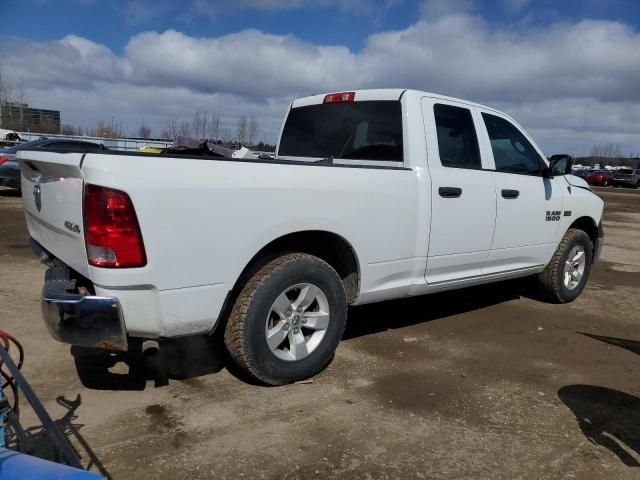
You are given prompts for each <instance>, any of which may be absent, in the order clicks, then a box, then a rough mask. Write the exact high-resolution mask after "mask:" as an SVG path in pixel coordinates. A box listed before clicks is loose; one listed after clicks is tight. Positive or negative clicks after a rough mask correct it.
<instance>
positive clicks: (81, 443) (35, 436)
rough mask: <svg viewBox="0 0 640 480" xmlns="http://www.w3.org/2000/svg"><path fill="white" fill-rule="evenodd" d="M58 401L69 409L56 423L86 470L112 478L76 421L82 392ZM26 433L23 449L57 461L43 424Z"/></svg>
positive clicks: (53, 447)
mask: <svg viewBox="0 0 640 480" xmlns="http://www.w3.org/2000/svg"><path fill="white" fill-rule="evenodd" d="M56 402H57V403H58V405H61V406H62V407H64V408H65V409H66V410H67V411H66V413H65V414H64V415H63V416H62V418H60V419H58V420H55V424H56V426H57V427H58V428H59V429H60V431H61V432H62V434H63V435H64V436H65V437H67V438H68V439H69V441H70V442H71V445H72V448H73V450H74V451H75V453H76V455H77V456H78V458H79V459H80V461H81V463H82V465H83V467H84V468H85V469H86V470H92V471H98V472H100V474H101V475H102V476H103V477H105V478H107V479H110V478H111V476H110V475H109V472H108V471H107V469H106V468H105V466H104V465H103V464H102V462H101V461H100V459H99V458H98V456H97V455H96V454H95V452H94V451H93V449H92V448H91V446H90V445H89V443H88V442H87V441H86V440H85V438H84V436H83V435H82V434H81V433H80V429H81V428H82V427H84V425H83V424H80V423H77V421H76V420H77V419H78V414H77V413H76V411H77V410H78V408H79V407H80V405H81V404H82V397H81V396H80V394H78V395H76V398H75V399H73V400H69V399H67V398H65V397H63V396H60V397H57V398H56ZM25 435H26V438H25V439H23V441H24V445H22V448H21V450H22V451H24V452H25V453H28V454H31V455H35V456H37V457H39V458H44V459H47V460H51V461H57V452H56V447H55V445H53V444H52V443H51V437H50V434H49V432H47V430H46V429H45V428H44V427H43V426H34V427H30V428H27V429H26V431H25ZM0 476H1V475H0Z"/></svg>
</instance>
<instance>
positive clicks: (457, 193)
mask: <svg viewBox="0 0 640 480" xmlns="http://www.w3.org/2000/svg"><path fill="white" fill-rule="evenodd" d="M422 112H423V118H424V123H425V133H426V140H427V152H428V166H429V174H430V176H431V184H432V198H431V234H430V238H429V249H428V254H427V269H426V280H427V283H429V284H438V283H444V282H451V281H455V280H465V279H472V278H475V277H480V276H482V266H483V264H484V262H485V261H486V259H487V256H488V253H489V249H490V246H491V239H492V237H493V229H494V226H495V217H496V196H495V187H494V184H493V177H492V172H490V171H486V170H483V167H484V165H483V158H482V155H481V153H480V147H479V143H478V137H477V134H476V131H477V129H476V126H475V122H474V109H473V107H471V106H468V105H466V104H464V103H457V102H449V101H444V100H440V99H437V100H436V99H432V98H428V97H425V98H423V101H422Z"/></svg>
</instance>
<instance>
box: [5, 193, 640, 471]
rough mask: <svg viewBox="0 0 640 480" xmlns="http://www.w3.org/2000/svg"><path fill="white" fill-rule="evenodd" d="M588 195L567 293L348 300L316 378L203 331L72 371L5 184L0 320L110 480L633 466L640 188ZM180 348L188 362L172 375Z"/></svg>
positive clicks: (41, 388) (639, 409) (492, 289)
mask: <svg viewBox="0 0 640 480" xmlns="http://www.w3.org/2000/svg"><path fill="white" fill-rule="evenodd" d="M598 193H599V194H600V195H601V196H602V197H603V198H604V199H605V201H606V202H607V206H606V210H605V233H606V242H605V245H606V246H605V249H604V252H603V255H602V261H601V262H600V263H599V264H598V265H597V266H596V267H595V268H594V270H593V272H592V277H591V281H590V283H589V285H588V287H587V290H586V291H585V293H584V294H583V295H582V296H581V297H580V298H579V299H578V300H577V301H576V302H574V303H572V304H570V305H562V306H557V305H546V304H543V303H540V302H538V301H536V300H532V299H530V298H527V297H526V296H524V295H522V292H523V288H522V286H521V285H520V284H516V283H507V284H505V283H502V284H498V285H493V286H489V287H482V288H474V289H468V290H463V291H458V292H454V293H446V294H439V295H434V296H430V297H422V298H416V299H410V300H403V301H394V302H388V303H384V304H381V305H373V306H364V307H359V308H354V309H352V310H351V312H350V324H349V328H348V332H347V335H346V338H345V340H344V342H343V343H342V344H341V346H340V347H339V349H338V353H337V355H336V358H335V360H334V362H333V363H332V364H331V365H330V366H329V367H328V368H327V369H326V370H325V371H324V372H323V373H322V374H320V375H319V376H317V377H316V378H315V379H314V381H313V383H310V384H297V385H291V386H286V387H279V388H267V387H261V386H255V385H251V384H248V383H246V382H244V381H242V380H240V379H238V378H237V377H236V376H234V375H233V374H232V373H230V372H229V371H228V370H227V369H226V368H224V360H223V359H221V358H218V357H217V356H216V355H214V354H213V353H211V352H212V350H211V348H210V347H211V345H210V344H209V343H208V342H207V341H206V340H204V339H201V338H197V339H193V340H191V341H189V342H182V343H181V344H174V345H170V346H169V348H167V349H166V350H165V354H164V356H162V357H157V358H156V359H155V369H153V368H151V367H147V368H146V369H145V370H144V371H140V369H136V370H134V369H131V370H130V371H129V373H127V371H128V369H127V366H126V365H125V364H124V363H122V362H120V363H118V364H116V366H115V367H113V368H112V369H111V372H112V373H108V374H99V372H98V371H89V372H83V380H84V385H83V383H82V382H81V380H80V379H79V376H78V373H77V372H76V368H75V366H74V357H73V356H72V355H71V352H70V349H69V347H68V346H65V345H62V344H60V343H57V342H55V341H53V340H52V339H51V338H50V337H49V335H48V334H47V332H46V330H45V327H44V325H43V323H42V321H41V319H40V310H39V294H40V287H41V284H42V277H43V273H44V267H42V266H40V265H39V264H38V262H37V261H36V260H35V259H34V258H33V257H32V256H31V253H30V251H29V249H28V247H27V245H26V231H25V226H24V221H23V217H22V210H21V207H20V199H19V198H18V197H16V196H15V195H14V194H12V193H11V192H9V191H8V190H3V191H0V328H2V329H6V330H8V331H9V332H11V333H13V334H14V335H15V336H17V337H18V338H19V339H20V340H21V341H22V342H23V344H24V346H25V347H26V351H27V358H26V364H25V367H24V369H23V371H24V373H25V374H26V375H27V377H28V378H29V379H30V381H31V383H32V386H33V387H34V389H35V390H36V391H37V392H38V393H39V394H40V396H41V398H42V400H43V401H44V402H45V404H46V406H47V407H48V408H49V410H50V412H51V414H52V416H53V417H54V418H55V419H59V420H60V423H61V425H62V426H63V427H64V428H65V430H66V432H67V433H68V434H69V435H70V437H71V439H72V441H73V442H74V444H75V445H76V446H77V448H78V450H79V452H80V453H81V455H82V459H83V461H84V462H85V464H91V465H92V469H93V470H101V471H102V472H103V473H104V474H108V475H109V476H111V477H112V478H116V479H121V478H122V479H129V478H136V479H147V478H149V479H152V478H153V479H156V478H181V479H182V478H220V479H222V478H287V479H293V478H376V479H377V478H447V479H452V478H477V479H495V478H504V479H518V478H540V479H542V478H544V479H551V478H558V479H560V478H562V479H564V478H576V479H595V478H615V479H627V478H629V479H630V478H638V476H639V475H640V468H638V467H639V466H640V382H639V381H638V380H639V379H638V368H639V367H640V356H639V355H640V309H639V308H638V306H639V304H640V192H634V191H629V190H625V191H622V190H600V191H599V192H598ZM74 353H76V355H79V353H78V352H74ZM178 358H186V359H187V362H186V363H187V364H188V365H189V366H192V367H193V366H197V368H192V369H191V370H190V371H188V372H186V373H187V374H188V375H187V376H188V377H190V378H187V379H183V380H177V379H175V372H169V373H168V374H169V375H170V376H171V375H173V377H174V378H169V379H168V381H167V380H166V379H165V378H163V377H164V376H165V374H163V373H162V372H163V371H165V373H166V368H165V367H166V365H167V364H171V365H173V366H175V364H176V363H177V359H178ZM196 359H198V361H196ZM182 367H184V365H182ZM173 370H175V368H174V369H173ZM183 370H184V369H183ZM184 373H185V372H184V371H183V372H182V374H184ZM25 418H26V419H27V420H28V418H29V417H25ZM74 432H75V433H74Z"/></svg>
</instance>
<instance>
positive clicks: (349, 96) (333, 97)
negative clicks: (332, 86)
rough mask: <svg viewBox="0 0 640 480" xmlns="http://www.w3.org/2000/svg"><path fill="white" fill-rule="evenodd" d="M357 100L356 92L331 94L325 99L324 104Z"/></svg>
mask: <svg viewBox="0 0 640 480" xmlns="http://www.w3.org/2000/svg"><path fill="white" fill-rule="evenodd" d="M355 98H356V92H342V93H330V94H329V95H327V96H326V97H324V102H323V103H342V102H353V101H354V100H355Z"/></svg>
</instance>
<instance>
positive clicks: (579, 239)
mask: <svg viewBox="0 0 640 480" xmlns="http://www.w3.org/2000/svg"><path fill="white" fill-rule="evenodd" d="M576 246H580V247H582V248H583V249H584V254H585V262H586V263H585V265H584V272H583V274H582V278H581V279H580V281H579V283H578V284H577V285H576V286H575V287H574V288H572V289H571V288H569V287H568V286H567V285H565V282H564V273H565V271H564V268H565V263H566V262H567V260H568V257H569V254H570V253H571V251H572V250H573V249H574V247H576ZM592 258H593V243H592V242H591V239H590V238H589V235H587V234H586V233H585V232H584V231H583V230H579V229H576V228H570V229H569V230H567V233H565V235H564V237H563V238H562V241H561V242H560V245H558V248H557V249H556V252H555V253H554V254H553V257H551V261H550V262H549V264H548V265H547V266H546V268H545V269H544V270H543V271H542V272H541V273H539V274H538V275H537V277H536V279H537V283H538V286H539V289H540V293H541V294H542V296H543V297H544V299H545V300H547V301H549V302H551V303H569V302H572V301H574V300H575V299H576V298H578V296H579V295H580V293H582V290H583V289H584V287H585V285H586V284H587V280H588V279H589V274H590V273H591V261H592Z"/></svg>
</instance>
